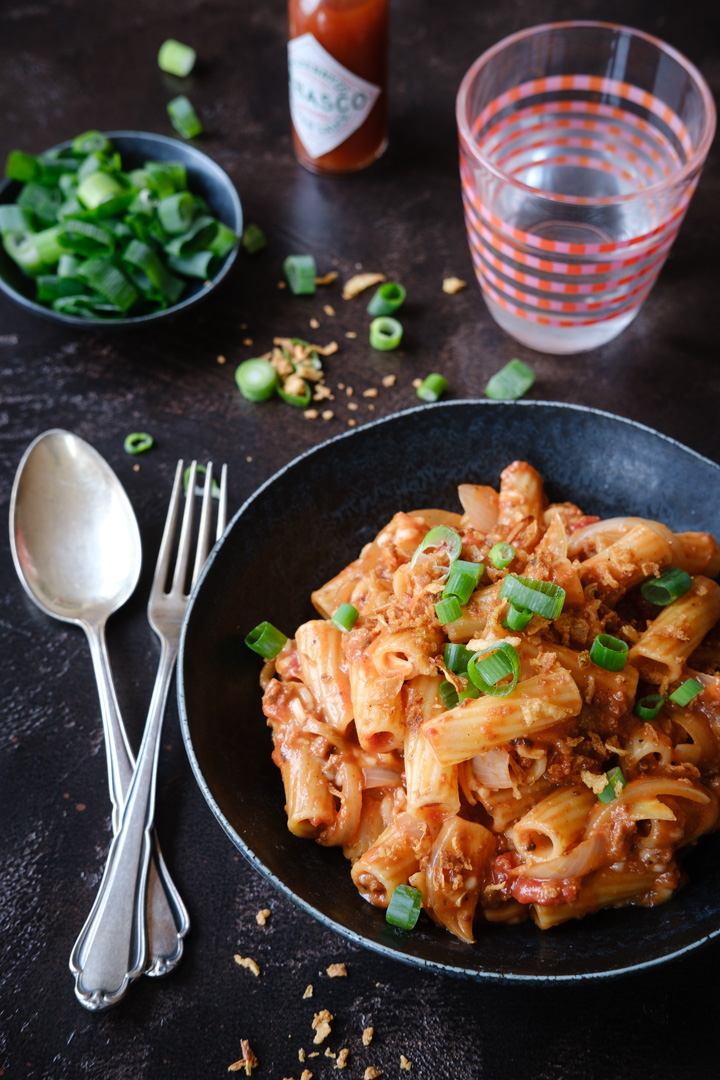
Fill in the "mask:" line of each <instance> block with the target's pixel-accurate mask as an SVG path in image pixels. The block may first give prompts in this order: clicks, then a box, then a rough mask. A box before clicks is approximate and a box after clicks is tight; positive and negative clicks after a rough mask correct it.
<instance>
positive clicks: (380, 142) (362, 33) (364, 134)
mask: <svg viewBox="0 0 720 1080" xmlns="http://www.w3.org/2000/svg"><path fill="white" fill-rule="evenodd" d="M288 17H289V23H290V34H289V37H290V43H289V46H288V58H289V67H290V109H291V113H292V117H293V143H294V146H295V153H296V155H297V158H298V161H299V162H300V164H301V165H304V166H305V168H307V169H310V170H311V171H312V172H316V173H349V172H356V171H357V170H358V169H363V168H365V166H367V165H369V164H370V163H371V162H373V161H374V160H375V159H376V158H378V157H379V156H380V155H381V154H382V152H383V150H384V149H385V146H386V145H387V52H388V0H288ZM310 35H312V37H310ZM313 39H314V41H313ZM328 54H329V56H328Z"/></svg>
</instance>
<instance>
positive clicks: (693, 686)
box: [670, 679, 703, 706]
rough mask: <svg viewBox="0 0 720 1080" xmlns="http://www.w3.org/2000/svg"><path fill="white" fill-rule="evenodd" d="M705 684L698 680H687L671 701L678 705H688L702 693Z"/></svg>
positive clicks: (673, 693) (671, 697)
mask: <svg viewBox="0 0 720 1080" xmlns="http://www.w3.org/2000/svg"><path fill="white" fill-rule="evenodd" d="M702 688H703V684H702V683H701V682H698V680H697V679H686V680H685V682H684V683H681V684H680V686H678V687H677V689H676V690H673V692H672V694H671V695H670V700H671V701H672V702H674V703H675V704H676V705H680V706H683V705H688V704H689V703H690V702H691V701H692V699H693V698H694V697H697V695H698V694H699V693H700V692H701V691H702Z"/></svg>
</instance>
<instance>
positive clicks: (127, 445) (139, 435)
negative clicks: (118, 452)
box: [123, 431, 155, 454]
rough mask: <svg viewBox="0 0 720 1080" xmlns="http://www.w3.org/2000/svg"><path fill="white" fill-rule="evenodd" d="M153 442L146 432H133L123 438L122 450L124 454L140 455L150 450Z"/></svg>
mask: <svg viewBox="0 0 720 1080" xmlns="http://www.w3.org/2000/svg"><path fill="white" fill-rule="evenodd" d="M154 441H155V440H154V439H153V437H152V435H148V433H147V431H133V432H132V434H130V435H126V436H125V442H124V443H123V450H124V451H125V453H126V454H142V453H144V452H145V451H146V450H149V449H150V447H151V446H152V445H153V442H154Z"/></svg>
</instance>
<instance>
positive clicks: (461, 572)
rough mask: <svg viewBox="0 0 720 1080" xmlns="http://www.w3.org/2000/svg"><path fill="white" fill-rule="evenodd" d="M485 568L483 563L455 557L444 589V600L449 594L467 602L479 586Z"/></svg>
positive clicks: (461, 601)
mask: <svg viewBox="0 0 720 1080" xmlns="http://www.w3.org/2000/svg"><path fill="white" fill-rule="evenodd" d="M484 569H485V567H484V566H483V564H482V563H471V562H466V561H465V560H464V559H455V561H454V562H453V563H452V565H451V566H450V574H449V575H448V579H447V582H446V584H445V588H444V589H443V591H442V598H443V600H446V599H447V597H448V596H457V598H458V600H459V601H460V603H461V604H467V602H468V600H469V599H470V597H471V596H472V594H473V591H474V590H475V589H476V588H477V583H478V581H479V580H480V575H481V574H482V572H483V570H484Z"/></svg>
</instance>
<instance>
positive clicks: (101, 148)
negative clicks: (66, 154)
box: [72, 131, 112, 156]
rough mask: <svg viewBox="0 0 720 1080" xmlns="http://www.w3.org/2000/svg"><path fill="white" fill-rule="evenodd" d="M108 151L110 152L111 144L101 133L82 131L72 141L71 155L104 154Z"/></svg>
mask: <svg viewBox="0 0 720 1080" xmlns="http://www.w3.org/2000/svg"><path fill="white" fill-rule="evenodd" d="M108 150H112V144H111V142H110V140H109V139H108V138H107V137H106V136H105V135H103V133H102V131H84V132H83V133H82V135H76V136H75V138H74V139H73V143H72V152H73V154H80V155H82V156H85V155H87V154H106V153H107V152H108Z"/></svg>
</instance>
